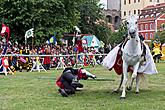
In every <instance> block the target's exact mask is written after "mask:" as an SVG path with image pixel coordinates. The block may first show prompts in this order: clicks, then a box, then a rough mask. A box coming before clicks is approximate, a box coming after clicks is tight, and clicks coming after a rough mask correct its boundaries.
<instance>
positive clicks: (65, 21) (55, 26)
mask: <svg viewBox="0 0 165 110" xmlns="http://www.w3.org/2000/svg"><path fill="white" fill-rule="evenodd" d="M80 3H81V0H72V1H68V0H1V1H0V18H5V24H8V25H9V27H10V29H11V33H14V35H13V36H12V39H17V40H18V41H20V42H22V41H24V34H25V32H26V30H28V29H30V28H32V27H34V30H35V35H36V36H35V39H36V42H43V41H45V40H46V39H47V37H49V35H51V34H54V32H58V33H64V32H68V31H70V30H72V27H73V26H75V25H77V23H78V20H79V18H80V15H79V11H78V10H77V4H80Z"/></svg>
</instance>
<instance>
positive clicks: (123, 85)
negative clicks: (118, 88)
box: [120, 60, 128, 99]
mask: <svg viewBox="0 0 165 110" xmlns="http://www.w3.org/2000/svg"><path fill="white" fill-rule="evenodd" d="M127 69H128V65H127V63H126V62H125V61H124V60H123V83H122V87H123V90H122V94H121V96H120V98H121V99H125V95H126V90H125V89H126V84H127V80H128V79H127Z"/></svg>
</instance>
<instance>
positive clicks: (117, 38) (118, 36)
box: [110, 24, 126, 44]
mask: <svg viewBox="0 0 165 110" xmlns="http://www.w3.org/2000/svg"><path fill="white" fill-rule="evenodd" d="M125 35H126V26H125V24H122V25H121V26H120V27H119V30H118V31H117V32H114V33H112V35H111V37H110V43H111V44H119V43H120V42H122V40H123V39H124V38H125Z"/></svg>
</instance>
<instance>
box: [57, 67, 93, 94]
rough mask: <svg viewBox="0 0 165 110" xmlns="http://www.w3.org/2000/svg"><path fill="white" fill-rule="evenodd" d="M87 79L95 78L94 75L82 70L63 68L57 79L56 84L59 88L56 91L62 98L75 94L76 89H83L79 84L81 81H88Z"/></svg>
mask: <svg viewBox="0 0 165 110" xmlns="http://www.w3.org/2000/svg"><path fill="white" fill-rule="evenodd" d="M88 77H91V78H93V79H94V78H96V76H95V75H93V74H91V73H89V72H88V71H86V70H85V69H83V68H80V69H74V68H65V69H64V71H63V72H62V74H61V76H60V77H59V78H58V79H57V81H56V84H57V86H58V87H59V89H58V91H59V93H60V94H61V95H62V96H63V97H68V95H71V94H75V91H76V88H83V85H82V84H81V83H79V80H81V79H84V80H86V79H88Z"/></svg>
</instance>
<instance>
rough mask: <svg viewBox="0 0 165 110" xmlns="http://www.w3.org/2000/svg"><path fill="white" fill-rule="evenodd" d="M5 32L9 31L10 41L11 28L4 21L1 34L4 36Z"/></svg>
mask: <svg viewBox="0 0 165 110" xmlns="http://www.w3.org/2000/svg"><path fill="white" fill-rule="evenodd" d="M5 33H7V38H6V41H8V39H9V37H10V28H9V27H8V26H6V25H5V24H3V23H2V30H1V35H2V36H5Z"/></svg>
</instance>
